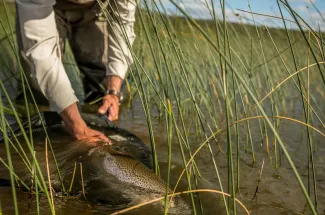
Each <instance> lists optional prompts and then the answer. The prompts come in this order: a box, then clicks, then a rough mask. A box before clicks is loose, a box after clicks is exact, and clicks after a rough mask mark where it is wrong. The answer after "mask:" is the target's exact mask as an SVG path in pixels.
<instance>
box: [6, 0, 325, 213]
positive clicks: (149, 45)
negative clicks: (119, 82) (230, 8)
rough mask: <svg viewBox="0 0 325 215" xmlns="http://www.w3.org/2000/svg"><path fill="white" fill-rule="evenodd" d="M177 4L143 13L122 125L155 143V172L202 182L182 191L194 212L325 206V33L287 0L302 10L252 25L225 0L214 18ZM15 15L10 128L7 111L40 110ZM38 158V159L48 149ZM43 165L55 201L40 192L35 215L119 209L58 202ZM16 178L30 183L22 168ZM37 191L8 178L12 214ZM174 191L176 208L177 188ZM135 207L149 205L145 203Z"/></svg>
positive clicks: (171, 180)
mask: <svg viewBox="0 0 325 215" xmlns="http://www.w3.org/2000/svg"><path fill="white" fill-rule="evenodd" d="M170 2H171V3H172V4H174V5H175V6H176V7H177V9H178V12H179V15H181V16H171V15H167V11H166V10H165V8H164V4H162V3H161V2H160V1H152V2H150V4H149V2H147V1H142V2H141V5H140V7H139V9H138V11H137V22H136V28H135V30H136V34H137V39H136V40H135V43H134V46H133V49H132V50H133V52H132V53H133V58H134V64H133V65H132V66H131V68H130V70H129V74H128V77H127V79H126V82H125V85H124V94H125V96H126V98H125V99H124V101H123V104H122V111H121V116H120V119H119V122H118V126H120V127H123V128H125V129H127V130H129V131H131V132H133V133H135V134H137V135H138V136H139V137H141V138H142V139H143V140H144V142H145V143H147V144H148V145H150V147H151V150H152V160H153V166H154V171H155V172H156V174H159V175H160V176H161V177H162V178H163V179H164V180H165V181H166V183H167V185H168V186H170V187H172V188H174V191H175V192H180V191H190V192H189V193H188V194H182V195H184V196H186V198H187V200H188V202H189V204H190V205H192V207H193V213H194V214H219V213H220V214H236V213H237V214H245V213H246V211H245V209H247V210H248V211H249V212H250V213H251V214H258V213H261V214H280V213H284V214H323V213H324V210H325V165H324V164H325V160H324V153H325V146H324V138H325V125H324V120H325V115H324V110H325V102H324V98H325V65H324V63H325V54H324V45H325V41H324V39H323V37H324V34H323V33H322V32H321V31H320V29H315V28H311V27H310V26H309V25H308V23H307V22H305V20H303V19H302V18H301V17H300V16H299V14H298V13H296V12H295V11H294V10H293V9H292V8H291V7H290V4H288V2H287V1H286V0H283V1H282V0H278V1H277V3H278V8H277V9H278V10H279V11H280V12H281V14H282V13H283V11H286V12H287V13H290V15H291V18H290V20H284V19H283V17H281V16H280V17H273V18H274V19H282V20H283V25H282V26H281V28H270V27H268V26H266V25H263V24H261V23H256V22H254V20H255V16H257V15H256V14H254V13H252V12H248V13H247V14H248V16H250V18H251V20H253V21H252V22H251V24H246V23H230V22H227V18H226V16H225V7H224V1H220V2H219V1H214V2H213V1H212V5H213V4H217V3H218V4H219V3H220V8H221V11H223V14H222V16H221V19H220V18H217V15H216V11H214V10H213V8H214V7H211V8H209V9H210V12H211V16H212V17H213V19H212V20H195V19H192V18H191V17H190V16H189V14H188V13H187V12H186V11H185V10H184V8H183V7H180V6H178V4H177V3H176V2H174V1H173V0H170ZM14 13H15V10H14V6H13V5H11V4H5V5H0V24H1V25H0V29H1V30H0V50H1V52H0V78H1V81H0V93H1V100H0V114H1V123H0V128H1V131H2V132H4V133H6V130H8V129H9V127H8V123H10V122H8V120H7V119H6V118H5V117H4V116H5V115H7V116H8V115H11V116H12V117H13V118H15V120H17V121H19V120H20V118H21V116H22V115H24V116H25V117H27V118H28V117H30V115H32V114H35V113H36V114H37V112H38V111H39V109H37V108H36V106H35V105H27V103H24V104H20V105H19V108H18V106H17V105H14V104H13V101H14V100H13V99H14V97H15V93H16V88H15V86H16V82H17V81H21V80H25V77H24V74H23V73H22V71H21V67H20V65H19V62H18V60H17V49H16V43H15V31H14ZM219 15H220V14H219ZM106 16H107V18H109V13H106ZM219 17H220V16H219ZM324 21H325V20H324ZM63 61H64V64H65V67H66V71H67V73H68V75H69V77H70V78H71V80H72V82H73V83H75V84H73V85H74V87H75V89H76V92H78V90H79V92H80V89H81V87H80V83H81V82H80V80H78V75H79V71H78V68H76V66H75V62H74V60H73V54H72V53H71V52H69V50H67V52H66V54H65V56H64V58H63ZM23 83H24V85H23V87H24V88H25V89H26V91H28V90H29V86H28V84H27V83H26V81H23ZM80 95H82V93H80ZM95 107H96V104H85V107H84V108H85V109H87V111H91V110H96V108H95ZM22 132H23V131H22ZM23 133H24V132H23ZM32 140H33V137H32V135H30V134H25V135H24V142H25V144H26V145H27V146H28V150H26V151H20V153H21V154H29V155H31V154H32V153H33V151H34V150H33V141H32ZM11 144H14V143H12V142H11V141H10V140H8V138H5V141H4V144H3V145H2V146H1V150H5V152H6V153H4V154H5V155H6V156H5V157H0V161H1V162H2V163H5V165H6V166H7V167H8V168H9V169H12V163H13V162H15V159H19V157H18V158H17V157H15V159H11V157H10V155H11V153H12V152H13V151H14V150H15V149H16V148H14V147H13V146H12V145H11ZM18 150H19V149H18ZM49 150H50V149H49ZM28 163H29V165H30V163H35V164H37V158H35V157H34V158H33V159H32V160H30V162H28ZM28 163H26V165H28ZM26 168H27V167H26ZM35 171H36V175H37V176H38V177H36V178H35V180H36V181H35V184H39V186H40V189H42V190H43V192H44V193H42V194H40V195H42V196H45V197H44V199H46V201H44V204H41V205H40V204H39V201H33V202H32V204H34V206H33V208H34V209H35V208H36V209H35V210H33V211H32V212H31V213H33V214H34V213H39V211H40V210H41V211H47V213H53V214H54V213H55V211H57V214H60V213H62V214H65V213H66V212H67V211H69V212H71V213H75V214H77V213H80V212H81V211H84V210H88V211H92V212H94V211H95V212H96V211H97V212H98V211H99V212H100V213H107V210H106V209H105V207H104V206H92V209H89V207H88V206H87V204H86V203H85V202H83V201H80V200H60V201H58V200H57V199H56V200H55V201H52V200H51V199H52V198H51V196H50V193H49V192H47V190H48V189H47V185H46V183H45V182H46V180H47V178H46V177H43V174H42V173H41V172H38V171H41V170H40V169H38V168H37V165H36V166H35ZM10 179H11V181H12V182H14V181H15V180H18V179H17V178H16V177H15V173H14V169H12V171H10ZM178 185H179V186H178ZM195 190H199V191H200V192H195ZM36 197H37V195H36ZM26 198H27V195H26V194H24V192H22V191H20V190H18V189H17V188H16V187H15V186H12V187H11V188H10V189H9V188H2V187H0V206H1V207H0V214H1V213H3V214H7V213H16V214H18V213H19V212H22V211H26V208H27V207H28V206H27V203H26V204H21V202H22V201H27V200H24V199H26ZM165 198H166V199H165V200H164V201H163V204H165V209H166V211H167V209H168V202H169V200H170V198H172V197H168V196H165ZM237 200H238V201H240V202H241V203H242V205H241V204H239V203H238V201H237ZM44 205H46V206H44ZM110 212H111V211H110ZM130 213H134V214H144V213H149V212H148V211H146V209H145V207H144V208H143V209H142V208H141V207H140V208H139V209H136V210H134V211H133V212H132V211H131V212H130Z"/></svg>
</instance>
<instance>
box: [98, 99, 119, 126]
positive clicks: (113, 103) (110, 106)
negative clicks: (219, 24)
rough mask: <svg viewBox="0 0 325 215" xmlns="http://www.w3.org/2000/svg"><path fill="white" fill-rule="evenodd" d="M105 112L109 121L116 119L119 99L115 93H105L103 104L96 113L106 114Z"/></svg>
mask: <svg viewBox="0 0 325 215" xmlns="http://www.w3.org/2000/svg"><path fill="white" fill-rule="evenodd" d="M107 112H108V113H109V114H108V119H109V120H110V121H115V120H117V119H118V114H119V99H118V98H117V97H116V96H115V95H106V96H105V97H104V98H103V105H102V106H101V107H100V108H99V109H98V113H100V114H106V113H107Z"/></svg>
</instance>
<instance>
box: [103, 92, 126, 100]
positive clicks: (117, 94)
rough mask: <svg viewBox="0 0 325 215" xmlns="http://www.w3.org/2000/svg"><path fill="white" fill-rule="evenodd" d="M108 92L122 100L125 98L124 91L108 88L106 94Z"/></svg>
mask: <svg viewBox="0 0 325 215" xmlns="http://www.w3.org/2000/svg"><path fill="white" fill-rule="evenodd" d="M108 94H109V95H114V96H116V97H117V98H118V99H119V100H120V101H121V100H122V99H123V95H122V93H121V92H118V91H117V90H106V92H105V95H108Z"/></svg>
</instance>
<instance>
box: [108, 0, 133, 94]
mask: <svg viewBox="0 0 325 215" xmlns="http://www.w3.org/2000/svg"><path fill="white" fill-rule="evenodd" d="M108 9H110V10H111V11H112V12H113V13H112V17H111V18H110V19H109V24H108V33H109V35H108V53H109V56H108V68H107V72H106V75H107V76H118V77H120V78H121V79H122V80H123V79H124V78H125V74H126V71H127V69H128V66H129V65H131V64H132V63H133V58H132V54H131V50H130V48H131V46H132V44H133V42H134V39H135V33H134V22H135V10H136V1H135V0H113V1H110V5H108ZM129 46H130V48H129ZM110 81H112V79H110V78H108V85H107V87H109V86H110V85H112V83H110ZM118 90H119V89H118Z"/></svg>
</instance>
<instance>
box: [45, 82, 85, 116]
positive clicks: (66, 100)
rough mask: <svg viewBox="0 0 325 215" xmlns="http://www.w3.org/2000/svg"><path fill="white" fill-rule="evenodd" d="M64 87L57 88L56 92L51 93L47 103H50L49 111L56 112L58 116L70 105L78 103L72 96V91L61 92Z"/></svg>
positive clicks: (73, 95)
mask: <svg viewBox="0 0 325 215" xmlns="http://www.w3.org/2000/svg"><path fill="white" fill-rule="evenodd" d="M64 87H66V86H62V88H61V87H57V88H56V89H57V90H56V91H53V92H52V97H51V98H50V99H49V101H51V103H50V107H51V109H52V110H54V111H56V112H58V113H59V114H60V113H61V112H62V111H64V109H66V108H67V107H69V106H70V105H72V104H74V103H76V102H79V100H78V99H77V97H76V96H75V94H74V91H73V89H71V90H69V91H68V92H67V91H66V90H62V89H64Z"/></svg>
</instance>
